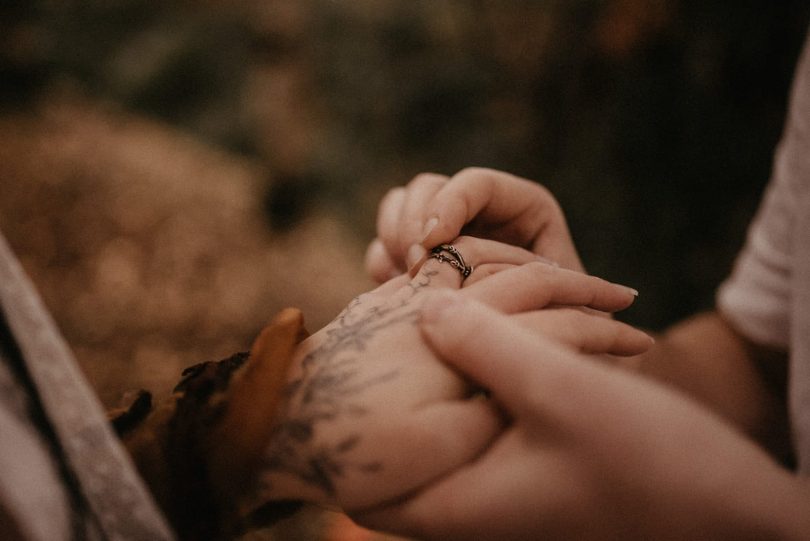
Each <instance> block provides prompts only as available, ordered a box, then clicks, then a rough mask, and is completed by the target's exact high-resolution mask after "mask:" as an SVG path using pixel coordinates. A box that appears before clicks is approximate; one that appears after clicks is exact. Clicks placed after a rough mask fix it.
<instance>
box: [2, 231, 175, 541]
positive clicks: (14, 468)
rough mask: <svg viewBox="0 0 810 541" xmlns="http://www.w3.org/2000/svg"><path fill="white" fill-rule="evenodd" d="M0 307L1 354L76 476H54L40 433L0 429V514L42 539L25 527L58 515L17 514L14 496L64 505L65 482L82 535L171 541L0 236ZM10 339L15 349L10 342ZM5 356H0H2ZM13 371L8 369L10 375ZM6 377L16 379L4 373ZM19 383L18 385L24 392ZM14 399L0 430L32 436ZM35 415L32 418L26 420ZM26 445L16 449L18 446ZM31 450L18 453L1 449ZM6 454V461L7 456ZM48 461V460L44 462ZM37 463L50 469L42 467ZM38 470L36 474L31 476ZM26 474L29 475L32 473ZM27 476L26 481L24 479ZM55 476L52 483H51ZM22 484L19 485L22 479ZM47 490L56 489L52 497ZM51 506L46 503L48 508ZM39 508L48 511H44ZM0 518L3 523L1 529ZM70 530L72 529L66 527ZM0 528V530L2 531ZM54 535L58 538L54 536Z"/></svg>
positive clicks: (7, 405)
mask: <svg viewBox="0 0 810 541" xmlns="http://www.w3.org/2000/svg"><path fill="white" fill-rule="evenodd" d="M0 309H2V313H3V319H4V321H5V324H6V325H7V327H8V331H9V333H10V336H9V337H8V342H9V343H8V344H4V349H3V351H0V354H2V353H6V355H5V356H6V357H9V359H5V360H11V359H10V357H11V356H12V353H13V356H14V357H19V359H17V364H18V365H22V367H23V368H24V370H25V372H26V374H27V377H28V378H29V379H30V385H31V387H33V389H32V391H33V392H27V391H26V396H27V397H28V399H30V400H31V401H34V400H36V401H37V403H38V405H39V406H41V408H42V412H43V414H44V415H45V417H46V418H47V424H48V425H49V428H50V429H51V430H52V431H53V435H54V437H55V438H56V439H58V442H59V448H58V450H57V449H55V450H54V451H58V452H60V454H61V457H60V458H61V459H62V460H63V462H64V465H65V467H66V468H67V469H69V471H70V475H71V477H72V478H73V480H74V481H75V482H68V479H66V478H65V477H64V476H62V475H57V467H56V465H55V464H54V460H53V459H52V458H51V459H50V460H49V457H48V453H47V452H46V450H45V446H44V442H43V441H42V438H34V437H31V438H27V439H14V440H12V439H11V438H10V437H9V438H7V437H6V434H5V433H2V436H1V437H2V444H0V448H2V449H3V450H4V451H3V452H2V453H0V455H1V456H2V457H3V458H4V463H3V464H0V467H2V472H0V473H2V475H0V485H2V486H0V498H2V499H0V514H1V515H0V519H3V518H5V519H9V520H11V521H13V522H14V523H15V524H13V525H10V526H11V527H15V528H16V529H17V530H18V533H19V532H22V535H24V536H25V537H26V538H27V539H39V537H36V536H34V535H33V534H31V533H30V532H38V531H39V530H38V528H39V527H38V526H37V525H36V524H34V522H36V521H51V520H52V519H55V518H58V517H53V516H50V515H43V514H41V513H37V512H32V510H31V509H27V512H26V513H20V512H18V511H19V510H20V509H21V508H20V507H19V505H18V504H19V497H22V496H23V492H28V493H27V494H25V502H24V503H26V502H27V503H32V502H33V501H34V500H35V499H37V498H39V499H40V501H41V502H43V503H46V505H48V506H55V507H54V509H55V508H59V509H60V512H61V511H62V510H64V503H63V502H64V497H61V496H59V495H58V494H57V493H56V492H54V491H58V492H63V491H65V488H66V487H67V486H68V485H74V484H75V489H74V491H76V492H79V493H80V495H81V498H80V501H81V504H82V505H81V509H77V510H75V511H76V512H77V516H75V517H74V518H75V519H76V520H75V521H74V524H76V523H78V524H80V525H79V526H78V527H80V528H82V530H83V531H82V532H81V538H82V539H91V538H97V537H98V535H97V533H99V532H100V535H101V537H102V538H104V539H110V540H115V541H118V540H121V541H164V540H165V541H169V540H172V539H174V535H173V533H172V532H171V530H170V529H169V527H168V525H167V524H166V521H165V519H164V517H163V516H162V515H161V513H160V511H159V510H158V508H157V506H156V504H155V502H154V501H153V499H152V495H151V494H150V493H149V492H148V490H147V488H146V486H145V485H144V483H143V481H142V480H141V478H140V477H139V476H138V474H137V472H136V470H135V467H134V465H133V464H132V462H131V460H130V458H129V455H128V454H127V453H126V450H125V449H124V448H123V447H122V446H121V444H120V442H119V441H118V439H117V437H116V436H115V435H114V433H113V431H112V429H111V427H110V426H109V423H108V421H107V418H106V416H105V414H104V411H103V409H102V407H101V404H100V403H99V402H98V398H97V397H96V396H95V394H94V393H93V390H92V388H91V387H90V385H89V384H88V383H87V381H86V380H85V379H84V376H83V374H82V373H81V371H80V370H79V367H78V364H77V363H76V360H75V359H74V358H73V355H72V353H71V352H70V350H69V348H68V346H67V344H66V343H65V341H64V339H63V338H62V336H61V335H60V334H59V332H58V331H57V329H56V325H55V324H54V322H53V320H52V319H51V317H50V315H49V314H48V312H47V311H46V309H45V307H44V305H43V304H42V300H41V299H40V298H39V296H38V295H37V294H36V292H35V291H34V289H33V285H32V284H31V283H30V281H29V280H28V278H27V276H25V273H24V272H23V270H22V267H21V266H20V264H19V262H18V261H17V260H16V258H14V256H13V254H12V253H11V250H10V248H9V246H8V245H7V244H6V242H5V239H4V238H3V237H2V235H0ZM11 342H13V351H12V349H5V348H11V346H12V344H11ZM3 360H4V359H2V358H0V361H3ZM9 374H10V372H6V376H8V375H9ZM4 381H6V382H11V383H12V384H13V383H14V382H13V381H12V380H11V378H9V377H6V378H4ZM21 387H22V382H20V381H18V382H16V388H17V389H18V391H19V390H23V391H24V389H22V388H21ZM15 402H16V401H11V400H2V401H0V409H2V410H3V415H2V417H0V420H2V422H3V426H2V427H0V428H3V429H9V430H12V429H14V428H20V429H21V430H19V431H16V434H15V435H14V437H15V438H17V437H19V438H24V436H23V433H27V434H29V435H32V434H34V433H36V432H37V431H41V430H44V427H42V426H37V424H35V423H34V422H30V423H29V424H28V425H27V426H26V427H23V426H21V425H20V424H19V422H20V421H21V420H23V418H22V417H21V416H20V415H17V416H16V423H15V424H12V423H11V420H12V419H14V417H12V415H13V414H14V413H15V412H16V413H19V411H20V408H19V407H18V406H17V405H15ZM29 421H33V419H29ZM18 445H19V446H24V447H19V446H18ZM26 449H28V450H33V452H31V453H19V454H18V455H17V456H16V459H15V457H14V456H13V455H12V454H7V453H6V451H9V450H10V451H14V450H16V451H18V452H19V451H24V450H26ZM5 459H9V461H8V462H5ZM46 463H50V464H51V465H52V466H47V465H46ZM40 468H48V469H49V471H45V470H44V469H40ZM35 472H38V473H39V475H37V476H34V473H35ZM29 474H30V475H29ZM24 479H27V481H25V480H24ZM54 482H56V485H54ZM19 483H22V484H19ZM48 492H54V495H53V498H54V499H51V498H50V497H49V496H48V494H46V493H48ZM49 508H50V507H49ZM42 512H47V509H43V510H42ZM1 526H2V524H0V527H1ZM63 526H64V520H63V519H62V518H59V519H58V520H55V521H54V522H53V523H52V525H51V527H53V528H55V529H56V528H58V529H61V528H62V527H63ZM65 533H70V532H65ZM2 535H3V532H2V531H0V537H2ZM52 538H53V539H59V537H58V536H56V535H55V536H54V537H52Z"/></svg>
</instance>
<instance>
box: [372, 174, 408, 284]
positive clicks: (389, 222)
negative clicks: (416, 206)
mask: <svg viewBox="0 0 810 541" xmlns="http://www.w3.org/2000/svg"><path fill="white" fill-rule="evenodd" d="M405 198H406V191H405V188H403V187H401V186H400V187H397V188H393V189H392V190H389V191H388V193H387V194H385V196H383V198H382V199H381V200H380V204H379V207H378V208H377V238H378V239H379V240H380V242H381V243H382V244H383V246H384V247H385V251H386V253H387V254H388V256H389V258H390V259H391V261H393V263H394V265H395V267H396V268H400V269H402V270H405V259H404V255H403V254H401V253H400V252H399V219H400V216H401V215H402V211H403V209H404V206H405Z"/></svg>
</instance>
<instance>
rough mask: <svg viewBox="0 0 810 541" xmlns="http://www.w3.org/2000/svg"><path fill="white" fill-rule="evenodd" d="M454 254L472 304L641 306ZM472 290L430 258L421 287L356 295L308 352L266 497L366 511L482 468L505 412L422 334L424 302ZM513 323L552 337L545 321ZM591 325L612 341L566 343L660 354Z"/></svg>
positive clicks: (547, 272) (398, 284) (533, 264)
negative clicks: (467, 268) (472, 466)
mask: <svg viewBox="0 0 810 541" xmlns="http://www.w3.org/2000/svg"><path fill="white" fill-rule="evenodd" d="M454 245H455V246H456V247H457V248H458V249H459V250H460V251H461V253H463V254H464V258H465V260H467V262H468V263H469V264H472V265H474V266H475V269H476V270H475V271H474V272H473V275H472V276H471V277H470V278H469V279H468V280H467V283H465V286H466V285H469V287H465V289H464V290H462V291H463V294H464V295H466V296H469V297H471V298H474V299H477V300H479V301H483V302H485V303H487V304H489V305H490V306H493V307H495V308H496V309H499V310H500V311H503V312H506V313H510V314H516V313H518V312H528V311H532V310H537V309H539V308H542V307H544V306H547V305H576V306H581V305H587V306H590V307H591V308H594V309H596V310H603V311H615V310H620V309H623V308H626V307H627V306H629V305H630V304H631V303H632V301H633V299H634V295H633V292H632V290H629V289H628V288H625V287H624V286H619V285H616V284H611V283H609V282H606V281H604V280H601V279H598V278H595V277H591V276H587V275H585V274H581V273H579V272H574V271H568V270H565V269H562V268H557V267H554V266H551V265H547V264H545V263H542V262H539V261H538V258H537V256H535V255H534V254H532V253H531V252H529V251H527V250H523V249H521V248H517V247H513V246H509V245H506V244H501V243H498V242H495V241H489V240H482V239H473V238H471V237H461V238H459V239H456V241H454ZM496 271H497V272H496ZM461 283H462V278H461V274H460V273H459V272H458V271H457V270H456V269H455V268H454V267H452V266H450V265H449V264H447V263H441V262H439V261H437V260H435V259H429V260H428V261H427V262H426V263H425V264H424V265H423V266H422V267H421V269H420V270H419V272H418V273H417V274H416V275H415V276H414V277H413V278H410V277H408V276H406V275H402V276H399V277H397V278H394V279H392V280H391V281H389V282H387V283H385V284H383V285H382V286H380V287H379V288H377V289H376V290H374V291H371V292H369V293H366V294H363V295H361V296H359V297H357V298H356V299H354V300H353V301H352V302H351V303H350V304H349V306H348V307H347V308H346V309H345V310H344V311H343V312H342V313H341V314H340V315H339V316H338V317H337V318H336V319H335V320H334V321H333V322H331V323H330V324H329V325H327V326H326V327H325V328H323V329H322V330H321V331H319V332H317V333H316V334H314V335H312V336H311V337H309V338H308V339H307V340H305V341H304V342H302V344H301V345H300V348H299V351H298V352H297V354H296V359H295V361H294V365H293V366H294V369H293V371H292V373H291V374H290V379H289V385H288V388H287V396H286V405H285V408H284V410H283V415H282V418H281V421H280V422H279V423H278V424H277V428H276V430H275V432H274V434H273V436H272V438H271V441H270V444H269V446H268V447H267V451H266V454H265V457H264V462H263V469H262V473H261V476H260V485H261V498H262V499H266V500H273V499H275V500H278V499H303V500H308V501H312V502H319V503H329V504H337V505H339V506H340V507H342V508H343V509H344V510H347V511H356V510H362V509H365V508H369V507H372V506H377V505H380V504H382V503H384V502H388V501H391V500H393V499H395V498H398V497H401V496H402V495H404V494H406V493H408V492H410V491H413V490H415V489H417V488H419V487H421V486H423V485H425V484H426V483H429V482H430V481H432V480H435V479H436V478H437V477H439V476H441V475H443V474H444V473H446V472H448V471H450V470H452V469H454V468H456V467H458V466H459V465H461V464H463V463H465V462H467V461H469V460H471V459H473V458H474V457H475V456H476V455H477V454H478V453H480V452H481V450H482V449H483V448H484V447H485V446H486V445H487V444H488V442H489V441H490V440H491V439H492V438H494V437H495V435H496V434H497V433H498V432H499V430H500V428H501V420H500V418H499V415H498V414H497V413H496V409H495V408H493V407H492V406H491V404H490V403H489V402H488V400H486V399H485V398H484V397H483V395H482V394H481V393H480V392H479V391H478V390H477V389H476V388H475V387H473V386H471V385H469V384H468V382H467V381H466V380H464V379H463V378H462V377H460V376H459V375H457V374H456V373H455V372H454V371H453V370H451V369H449V368H448V367H447V366H445V365H444V364H442V363H441V362H438V360H437V358H436V357H435V354H434V353H433V352H432V351H431V350H430V349H429V348H428V347H427V346H426V345H425V344H424V343H423V341H422V338H421V336H420V334H419V330H418V326H417V323H418V321H419V319H420V317H421V304H422V299H423V297H424V296H425V295H424V293H425V292H427V291H430V290H435V289H437V288H450V289H458V288H459V287H460V286H461ZM514 317H520V318H523V319H522V320H521V321H522V322H523V323H524V324H525V325H528V326H530V327H532V328H541V327H542V325H541V324H540V323H538V321H537V319H536V317H535V318H534V319H532V318H531V317H528V316H527V315H526V314H523V315H516V316H514ZM579 317H583V318H587V317H589V316H587V315H585V314H582V313H580V316H579ZM591 319H592V320H593V325H594V326H595V327H594V328H595V329H597V332H595V334H596V335H599V333H600V332H601V333H602V335H604V334H605V333H607V334H609V335H610V336H611V337H612V339H610V340H606V341H605V340H602V341H601V342H599V344H596V345H595V343H594V342H593V341H590V342H588V343H587V344H586V343H585V342H583V341H582V340H580V339H579V337H575V336H573V335H572V333H571V331H570V330H567V331H566V332H567V333H568V336H563V337H562V339H564V340H567V341H569V342H575V343H576V342H577V341H578V340H579V342H580V344H579V346H580V347H583V348H587V349H589V350H598V351H607V352H614V353H627V352H629V353H632V354H635V353H638V352H639V351H641V350H643V349H646V347H647V346H648V345H649V341H648V339H647V338H646V336H645V335H643V333H640V332H639V331H636V330H634V329H631V328H629V327H627V326H626V325H623V324H621V323H618V322H615V321H612V320H609V319H607V318H598V317H592V318H591ZM589 321H590V320H589ZM581 328H582V329H585V328H586V327H585V326H582V327H581ZM546 331H548V332H552V331H551V330H550V329H546ZM573 334H576V333H573ZM586 334H588V335H589V336H590V335H591V334H594V333H590V332H589V333H586Z"/></svg>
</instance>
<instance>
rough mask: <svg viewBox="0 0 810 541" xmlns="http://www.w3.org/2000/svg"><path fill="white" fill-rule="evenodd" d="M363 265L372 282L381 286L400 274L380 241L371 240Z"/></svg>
mask: <svg viewBox="0 0 810 541" xmlns="http://www.w3.org/2000/svg"><path fill="white" fill-rule="evenodd" d="M364 265H365V267H366V272H368V274H369V276H370V277H371V279H372V280H374V281H375V282H377V283H378V284H381V283H383V282H386V281H387V280H390V279H391V278H393V277H395V276H397V275H398V274H401V272H402V271H400V270H399V269H397V265H396V263H395V262H394V260H393V259H392V258H391V255H390V254H389V253H388V250H386V248H385V244H383V242H382V241H381V240H380V239H374V240H372V241H371V242H370V243H369V245H368V248H367V249H366V256H365V261H364Z"/></svg>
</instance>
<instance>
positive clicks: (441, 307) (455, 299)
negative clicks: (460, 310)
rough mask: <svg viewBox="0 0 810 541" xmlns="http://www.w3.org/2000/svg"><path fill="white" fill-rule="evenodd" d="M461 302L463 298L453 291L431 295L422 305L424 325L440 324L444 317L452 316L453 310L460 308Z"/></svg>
mask: <svg viewBox="0 0 810 541" xmlns="http://www.w3.org/2000/svg"><path fill="white" fill-rule="evenodd" d="M461 302H462V299H461V297H460V296H459V295H458V294H457V293H453V292H452V291H447V290H443V291H437V292H436V293H431V294H430V296H429V297H427V298H426V299H425V302H424V303H423V304H422V323H423V324H427V325H430V324H433V323H438V322H439V321H441V319H442V318H443V317H445V316H448V315H449V314H451V313H452V310H451V309H455V308H456V307H458V306H459V304H460V303H461Z"/></svg>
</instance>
